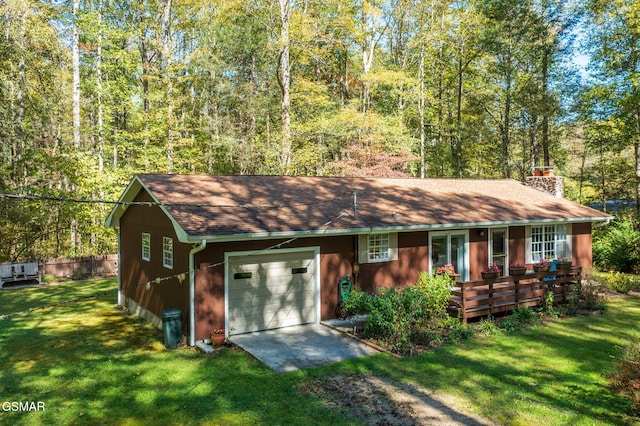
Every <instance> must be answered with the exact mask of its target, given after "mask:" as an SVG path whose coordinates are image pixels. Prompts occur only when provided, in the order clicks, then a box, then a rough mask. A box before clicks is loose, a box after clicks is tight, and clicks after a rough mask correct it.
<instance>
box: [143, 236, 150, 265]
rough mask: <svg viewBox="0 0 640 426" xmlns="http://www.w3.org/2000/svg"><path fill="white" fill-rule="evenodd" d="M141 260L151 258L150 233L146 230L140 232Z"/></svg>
mask: <svg viewBox="0 0 640 426" xmlns="http://www.w3.org/2000/svg"><path fill="white" fill-rule="evenodd" d="M142 260H146V261H147V262H148V261H150V260H151V234H149V233H148V232H143V233H142Z"/></svg>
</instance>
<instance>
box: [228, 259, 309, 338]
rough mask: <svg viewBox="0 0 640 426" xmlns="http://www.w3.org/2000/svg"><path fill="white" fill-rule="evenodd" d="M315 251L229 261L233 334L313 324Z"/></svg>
mask: <svg viewBox="0 0 640 426" xmlns="http://www.w3.org/2000/svg"><path fill="white" fill-rule="evenodd" d="M315 269H316V265H315V251H313V250H310V251H304V252H298V251H295V252H284V253H282V252H279V253H273V254H268V255H264V254H261V255H255V256H254V255H251V256H238V257H237V258H230V259H229V277H228V291H227V297H228V299H227V303H228V315H229V327H230V329H231V330H232V333H233V334H238V333H244V332H250V331H257V330H265V329H269V328H278V327H286V326H290V325H297V324H305V323H310V322H313V321H314V319H315V315H316V306H315V303H316V301H315V295H316V270H315Z"/></svg>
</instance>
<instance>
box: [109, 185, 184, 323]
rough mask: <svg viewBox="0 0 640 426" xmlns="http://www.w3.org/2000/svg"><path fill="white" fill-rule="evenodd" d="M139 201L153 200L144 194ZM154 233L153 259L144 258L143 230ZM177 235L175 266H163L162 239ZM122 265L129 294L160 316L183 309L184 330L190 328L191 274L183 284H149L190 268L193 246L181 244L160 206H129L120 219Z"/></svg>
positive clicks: (123, 281)
mask: <svg viewBox="0 0 640 426" xmlns="http://www.w3.org/2000/svg"><path fill="white" fill-rule="evenodd" d="M135 201H152V200H151V198H150V197H149V196H148V195H147V194H146V193H141V194H140V195H139V196H138V197H137V198H136V200H135ZM143 232H146V233H148V234H150V236H151V258H150V261H144V260H142V233H143ZM163 237H170V238H173V269H167V268H165V267H164V266H162V239H163ZM120 250H121V256H120V259H121V260H120V262H121V265H120V268H121V271H122V272H121V274H122V275H121V279H122V288H123V289H124V294H125V296H126V297H130V298H132V299H133V300H135V301H136V302H137V303H138V304H139V305H141V306H142V307H144V308H145V309H147V310H149V311H151V312H152V313H153V314H155V315H157V316H160V315H161V313H162V311H163V310H165V309H180V310H181V311H182V312H183V316H182V330H183V333H184V334H186V332H187V331H188V318H189V317H188V311H189V285H188V275H187V277H186V279H185V280H184V281H183V282H182V283H180V281H179V280H178V279H177V278H172V279H168V280H166V281H161V282H160V283H151V284H150V285H148V286H147V285H146V284H145V283H147V282H149V281H153V280H155V279H156V278H157V277H169V276H172V275H174V274H180V273H182V272H186V271H188V270H189V250H190V246H188V245H186V244H181V243H179V242H178V239H177V237H176V235H175V233H174V232H173V226H172V225H171V221H170V220H169V218H168V217H167V216H166V215H165V214H164V213H163V212H162V210H160V208H159V207H156V206H142V205H132V206H129V208H128V209H127V211H126V212H125V214H124V215H123V216H122V218H121V220H120Z"/></svg>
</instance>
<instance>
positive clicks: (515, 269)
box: [509, 263, 527, 275]
mask: <svg viewBox="0 0 640 426" xmlns="http://www.w3.org/2000/svg"><path fill="white" fill-rule="evenodd" d="M526 273H527V267H526V266H525V265H523V264H522V263H512V264H511V265H509V275H524V274H526Z"/></svg>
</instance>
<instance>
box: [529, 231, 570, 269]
mask: <svg viewBox="0 0 640 426" xmlns="http://www.w3.org/2000/svg"><path fill="white" fill-rule="evenodd" d="M571 231H572V228H571V224H569V223H543V224H540V225H531V226H528V227H527V262H528V263H534V262H537V261H538V260H540V259H542V258H544V259H559V258H571V257H572V251H573V250H572V247H571V241H572V237H571V234H572V233H571Z"/></svg>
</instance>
